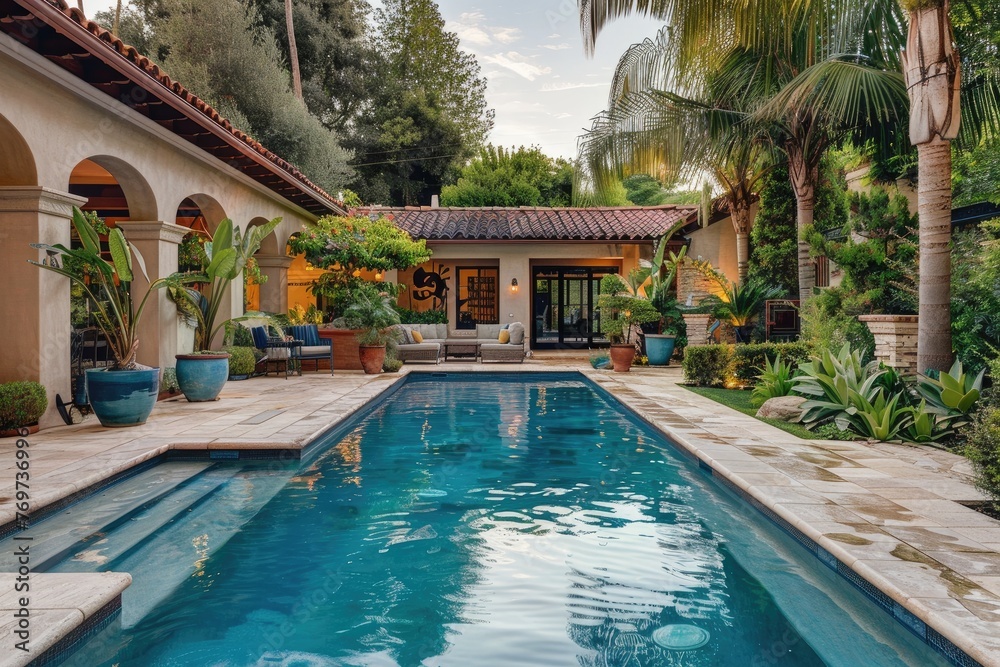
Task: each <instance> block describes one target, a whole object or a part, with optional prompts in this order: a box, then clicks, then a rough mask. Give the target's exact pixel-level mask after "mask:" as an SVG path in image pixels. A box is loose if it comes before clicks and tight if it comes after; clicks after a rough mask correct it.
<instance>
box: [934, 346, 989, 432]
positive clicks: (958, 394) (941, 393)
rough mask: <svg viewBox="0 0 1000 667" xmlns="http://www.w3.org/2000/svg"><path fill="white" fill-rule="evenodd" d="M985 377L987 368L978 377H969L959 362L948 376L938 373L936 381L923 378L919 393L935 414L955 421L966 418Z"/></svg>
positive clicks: (976, 399) (978, 394)
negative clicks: (954, 418)
mask: <svg viewBox="0 0 1000 667" xmlns="http://www.w3.org/2000/svg"><path fill="white" fill-rule="evenodd" d="M985 373H986V369H985V368H984V369H983V370H981V371H979V374H978V375H971V374H966V372H965V368H964V367H963V366H962V361H961V360H960V359H959V360H956V361H955V363H954V364H952V366H951V369H949V370H948V372H947V373H945V372H940V373H937V374H936V375H937V377H934V376H931V375H921V376H920V379H919V381H918V383H917V391H918V392H919V393H920V396H921V397H922V398H923V399H924V401H926V402H927V404H928V405H929V406H930V409H931V410H933V411H934V412H936V413H938V414H941V415H944V416H952V417H961V416H967V415H968V414H969V413H970V412H971V411H972V409H973V408H974V407H975V405H976V401H978V400H979V396H980V394H981V393H982V389H983V377H984V375H985ZM965 421H967V420H963V421H962V422H960V423H965ZM957 425H959V424H956V426H957Z"/></svg>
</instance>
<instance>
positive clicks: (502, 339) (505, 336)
mask: <svg viewBox="0 0 1000 667" xmlns="http://www.w3.org/2000/svg"><path fill="white" fill-rule="evenodd" d="M497 342H499V343H509V342H510V331H508V330H507V329H501V330H500V335H499V336H497Z"/></svg>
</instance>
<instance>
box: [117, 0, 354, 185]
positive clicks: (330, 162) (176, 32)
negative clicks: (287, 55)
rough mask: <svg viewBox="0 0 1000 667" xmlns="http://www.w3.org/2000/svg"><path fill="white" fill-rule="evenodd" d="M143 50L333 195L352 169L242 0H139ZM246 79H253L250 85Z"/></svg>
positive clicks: (255, 15)
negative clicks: (296, 90)
mask: <svg viewBox="0 0 1000 667" xmlns="http://www.w3.org/2000/svg"><path fill="white" fill-rule="evenodd" d="M136 4H137V5H138V6H139V7H140V8H141V9H142V13H143V17H144V20H145V23H146V34H148V44H149V46H148V48H149V51H147V52H146V55H148V56H149V57H150V58H152V59H153V60H154V61H156V62H157V63H158V64H159V65H161V66H162V67H163V69H164V71H166V72H169V73H170V76H171V77H172V78H173V79H174V80H175V81H180V82H181V83H183V85H184V86H185V87H186V88H187V89H189V90H191V91H192V92H193V93H195V94H196V95H198V96H199V97H201V98H202V99H205V100H206V101H208V102H210V103H211V104H212V106H214V107H215V108H216V109H217V110H218V111H219V113H220V114H222V115H223V116H224V117H226V118H227V119H228V120H229V121H230V122H231V123H232V124H233V125H234V126H236V127H238V128H240V129H242V130H243V131H245V132H247V133H248V134H250V135H251V136H253V137H254V138H255V139H257V140H258V141H260V142H261V143H262V144H264V146H266V147H267V148H268V149H270V150H272V151H274V152H275V153H277V154H278V155H280V156H281V157H282V158H284V159H286V160H288V161H289V162H291V163H292V164H294V165H296V166H297V167H298V168H299V169H301V170H302V171H303V172H304V173H305V174H306V175H307V176H308V177H309V178H310V179H312V180H313V181H314V182H316V183H317V184H318V185H320V186H321V187H323V188H325V189H326V190H328V191H330V192H336V191H337V189H338V188H342V187H343V186H345V185H347V183H348V181H349V180H350V179H351V178H352V177H353V173H354V172H353V170H352V169H351V168H350V167H348V166H347V161H348V159H349V157H350V155H349V154H348V153H347V152H346V151H345V150H344V149H343V148H342V147H341V145H340V142H339V139H340V138H339V137H338V135H337V134H336V133H334V132H333V131H331V130H330V129H328V128H326V127H324V125H323V123H322V122H321V121H320V119H319V118H317V117H316V116H314V115H312V114H311V113H309V109H308V108H307V107H306V105H304V104H302V102H300V101H299V100H298V99H297V98H296V97H295V95H294V93H293V92H292V91H291V88H290V78H289V76H288V73H287V71H286V70H285V64H284V58H283V57H282V54H281V51H280V49H279V48H278V45H277V43H276V40H275V37H274V33H273V32H272V31H271V30H270V29H269V28H268V26H266V25H264V24H263V23H262V21H261V18H260V15H259V14H258V12H257V10H256V8H255V7H253V6H249V7H246V6H244V5H243V4H242V3H241V2H239V0H217V1H216V2H191V1H190V0H140V1H139V2H137V3H136ZM249 82H252V85H250V83H249Z"/></svg>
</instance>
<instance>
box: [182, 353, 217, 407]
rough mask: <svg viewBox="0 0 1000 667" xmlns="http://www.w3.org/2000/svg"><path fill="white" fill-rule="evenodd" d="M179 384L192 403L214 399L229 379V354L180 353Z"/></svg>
mask: <svg viewBox="0 0 1000 667" xmlns="http://www.w3.org/2000/svg"><path fill="white" fill-rule="evenodd" d="M176 359H177V385H178V386H179V387H180V388H181V391H182V392H184V397H185V398H186V399H187V400H189V401H191V402H192V403H197V402H200V401H214V400H215V399H217V398H218V397H219V393H220V392H221V391H222V388H223V387H224V386H226V380H228V379H229V354H228V353H226V352H220V353H218V354H178V355H177V357H176Z"/></svg>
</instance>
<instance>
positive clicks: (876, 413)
mask: <svg viewBox="0 0 1000 667" xmlns="http://www.w3.org/2000/svg"><path fill="white" fill-rule="evenodd" d="M902 399H903V396H902V394H892V395H891V396H890V397H889V398H886V392H884V391H881V390H879V391H877V392H876V394H875V400H874V401H869V400H868V399H867V398H866V397H865V396H864V395H858V396H856V397H855V405H856V408H857V411H856V412H855V413H853V414H850V416H849V417H848V419H849V420H850V424H851V427H852V428H853V430H855V431H856V432H858V433H859V434H860V435H862V436H864V437H866V438H871V439H873V440H881V441H887V440H895V439H897V437H898V436H899V434H900V433H901V432H902V431H903V430H904V429H906V428H907V427H909V426H910V424H912V423H913V410H912V409H911V408H910V407H909V406H907V405H905V401H904V400H902ZM834 421H836V420H834ZM838 425H839V424H838Z"/></svg>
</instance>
